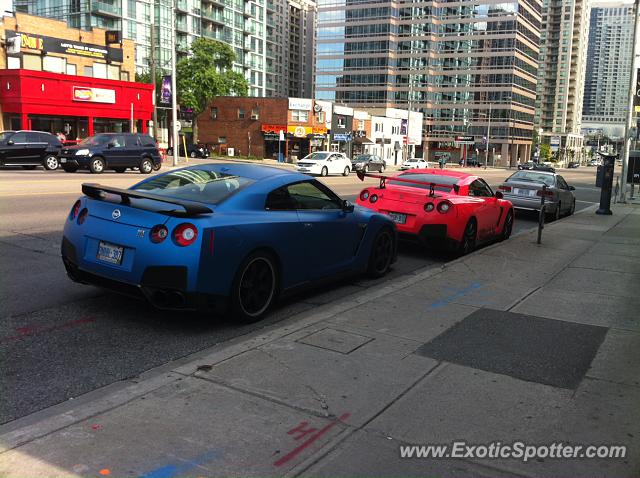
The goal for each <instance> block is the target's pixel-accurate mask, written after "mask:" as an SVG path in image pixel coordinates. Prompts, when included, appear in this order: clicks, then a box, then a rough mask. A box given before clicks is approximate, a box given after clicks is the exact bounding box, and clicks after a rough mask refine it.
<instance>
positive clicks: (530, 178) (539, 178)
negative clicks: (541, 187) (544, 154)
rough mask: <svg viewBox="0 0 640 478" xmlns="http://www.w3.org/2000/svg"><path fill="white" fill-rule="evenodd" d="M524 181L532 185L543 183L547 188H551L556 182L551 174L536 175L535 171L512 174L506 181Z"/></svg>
mask: <svg viewBox="0 0 640 478" xmlns="http://www.w3.org/2000/svg"><path fill="white" fill-rule="evenodd" d="M511 180H513V181H526V182H532V183H543V184H546V185H547V186H553V185H554V184H555V182H556V180H555V178H554V176H553V174H544V173H538V172H536V171H518V172H517V173H513V174H512V175H511V177H510V178H509V179H507V181H511Z"/></svg>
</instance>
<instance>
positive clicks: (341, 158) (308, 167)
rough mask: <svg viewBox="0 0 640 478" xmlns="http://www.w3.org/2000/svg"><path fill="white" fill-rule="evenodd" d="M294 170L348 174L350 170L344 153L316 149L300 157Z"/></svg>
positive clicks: (324, 174)
mask: <svg viewBox="0 0 640 478" xmlns="http://www.w3.org/2000/svg"><path fill="white" fill-rule="evenodd" d="M296 170H297V171H298V172H301V173H306V174H319V175H320V176H326V175H328V174H342V175H343V176H348V175H349V173H350V172H351V161H350V160H349V158H347V156H346V155H345V154H344V153H334V152H331V151H316V152H315V153H311V154H308V155H306V156H305V157H304V158H302V159H301V160H300V161H299V162H298V164H297V165H296Z"/></svg>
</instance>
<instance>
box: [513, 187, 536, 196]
mask: <svg viewBox="0 0 640 478" xmlns="http://www.w3.org/2000/svg"><path fill="white" fill-rule="evenodd" d="M513 192H514V193H516V194H517V195H518V196H535V195H536V190H535V189H518V188H514V189H513Z"/></svg>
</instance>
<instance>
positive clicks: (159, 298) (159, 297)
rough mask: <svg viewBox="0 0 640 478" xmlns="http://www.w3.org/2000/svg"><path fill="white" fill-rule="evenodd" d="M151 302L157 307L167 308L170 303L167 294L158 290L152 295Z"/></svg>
mask: <svg viewBox="0 0 640 478" xmlns="http://www.w3.org/2000/svg"><path fill="white" fill-rule="evenodd" d="M151 302H152V303H153V304H154V305H155V306H156V307H166V306H167V305H168V303H169V300H168V297H167V293H166V292H165V291H163V290H156V291H154V292H153V294H151Z"/></svg>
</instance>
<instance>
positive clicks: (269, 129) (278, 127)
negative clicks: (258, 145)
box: [260, 124, 287, 134]
mask: <svg viewBox="0 0 640 478" xmlns="http://www.w3.org/2000/svg"><path fill="white" fill-rule="evenodd" d="M260 130H261V131H262V132H263V133H276V134H279V133H280V131H287V126H286V125H283V124H263V125H262V126H261V127H260Z"/></svg>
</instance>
